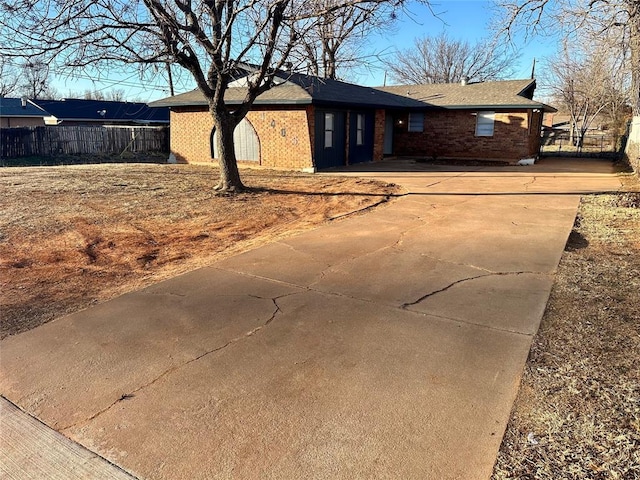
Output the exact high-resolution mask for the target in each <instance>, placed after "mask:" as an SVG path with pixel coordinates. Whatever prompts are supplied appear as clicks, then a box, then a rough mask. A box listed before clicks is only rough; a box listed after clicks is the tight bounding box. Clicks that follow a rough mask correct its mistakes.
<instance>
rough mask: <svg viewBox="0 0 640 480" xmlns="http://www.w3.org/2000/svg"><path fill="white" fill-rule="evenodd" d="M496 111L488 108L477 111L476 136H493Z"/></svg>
mask: <svg viewBox="0 0 640 480" xmlns="http://www.w3.org/2000/svg"><path fill="white" fill-rule="evenodd" d="M495 123H496V112H494V111H492V110H486V111H483V112H478V113H476V137H493V133H494V130H495Z"/></svg>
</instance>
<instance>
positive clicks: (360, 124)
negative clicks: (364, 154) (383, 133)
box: [356, 113, 364, 145]
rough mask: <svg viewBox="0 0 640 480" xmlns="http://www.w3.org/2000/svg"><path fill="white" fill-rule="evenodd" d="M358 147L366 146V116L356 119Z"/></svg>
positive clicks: (359, 116)
mask: <svg viewBox="0 0 640 480" xmlns="http://www.w3.org/2000/svg"><path fill="white" fill-rule="evenodd" d="M356 145H364V114H363V113H359V114H358V116H357V117H356Z"/></svg>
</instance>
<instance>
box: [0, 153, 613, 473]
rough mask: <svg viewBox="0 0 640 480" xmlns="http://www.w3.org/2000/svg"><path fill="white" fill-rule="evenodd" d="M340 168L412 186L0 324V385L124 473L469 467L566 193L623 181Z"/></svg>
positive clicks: (488, 426)
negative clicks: (84, 300)
mask: <svg viewBox="0 0 640 480" xmlns="http://www.w3.org/2000/svg"><path fill="white" fill-rule="evenodd" d="M345 174H348V175H349V174H352V173H345ZM357 174H358V175H361V176H367V177H374V178H380V179H383V180H386V181H391V182H395V183H398V184H401V185H403V186H404V187H405V188H406V190H407V192H410V194H408V195H406V196H403V197H402V198H399V199H397V200H396V201H394V202H391V203H390V204H388V205H386V206H384V207H382V208H378V209H376V210H374V211H372V212H370V213H367V214H363V215H357V216H353V217H351V218H347V219H344V220H341V221H336V222H333V223H331V224H329V225H326V226H323V227H321V228H318V229H316V230H314V231H311V232H307V233H304V234H302V235H299V236H296V237H291V238H289V239H286V240H283V241H280V242H277V243H273V244H270V245H268V246H265V247H262V248H258V249H256V250H253V251H250V252H247V253H245V254H242V255H238V256H235V257H232V258H230V259H227V260H225V261H222V262H219V263H216V264H214V265H212V266H211V267H209V268H203V269H200V270H197V271H194V272H192V273H189V274H186V275H183V276H180V277H177V278H174V279H171V280H168V281H165V282H162V283H160V284H157V285H154V286H152V287H149V288H147V289H144V290H142V291H139V292H134V293H130V294H127V295H124V296H122V297H120V298H118V299H115V300H113V301H111V302H107V303H105V304H102V305H98V306H96V307H93V308H91V309H89V310H86V311H83V312H79V313H77V314H74V315H71V316H68V317H65V318H61V319H58V320H56V321H53V322H51V323H48V324H46V325H43V326H41V327H39V328H37V329H35V330H32V331H30V332H26V333H23V334H20V335H17V336H14V337H9V338H7V339H5V340H4V341H3V342H2V343H1V344H0V348H1V358H0V360H1V367H2V377H1V381H0V393H2V395H4V396H5V397H6V398H8V399H9V400H11V401H12V402H14V403H16V404H17V405H19V406H20V407H21V408H22V409H24V410H25V411H27V412H29V413H31V414H33V415H35V416H36V417H38V418H39V419H40V420H42V421H43V422H44V423H46V424H47V425H49V426H50V427H52V428H54V429H55V430H58V431H60V432H62V433H63V434H64V435H65V436H68V437H69V438H71V439H73V440H74V441H76V442H79V443H80V444H82V445H84V446H85V447H87V448H88V449H90V450H92V451H94V452H96V453H98V454H99V455H101V456H103V457H105V458H106V459H108V460H109V461H110V462H113V463H114V464H116V465H119V466H121V467H122V468H123V469H125V470H126V471H128V472H130V473H131V474H133V475H135V476H137V477H139V478H141V479H187V478H188V479H205V478H206V479H227V478H233V479H269V478H273V479H303V478H304V479H328V478H331V479H334V478H344V479H354V478H358V479H364V478H375V479H383V478H389V479H430V478H433V479H436V478H437V479H459V478H465V479H486V478H488V477H489V476H490V474H491V471H492V467H493V463H494V460H495V457H496V453H497V451H498V448H499V445H500V441H501V438H502V435H503V432H504V429H505V426H506V423H507V421H508V418H509V412H510V408H511V405H512V403H513V400H514V398H515V395H516V392H517V388H518V384H519V380H520V375H521V372H522V368H523V366H524V363H525V361H526V358H527V354H528V351H529V347H530V344H531V340H532V336H533V335H534V334H535V332H536V330H537V328H538V325H539V322H540V319H541V317H542V314H543V312H544V309H545V305H546V301H547V298H548V295H549V292H550V289H551V285H552V283H553V276H554V272H555V270H556V268H557V265H558V262H559V260H560V256H561V254H562V251H563V247H564V245H565V242H566V240H567V237H568V235H569V232H570V231H571V227H572V224H573V221H574V217H575V214H576V208H577V206H578V203H579V195H578V194H579V193H585V192H590V191H615V190H617V189H618V188H619V187H620V181H619V179H618V178H617V177H616V176H615V175H614V174H613V173H612V170H611V168H610V164H608V163H606V162H604V163H603V162H596V161H586V162H583V163H582V164H581V165H576V164H574V163H571V162H553V161H547V162H542V163H541V164H540V165H536V166H534V167H514V168H501V169H497V168H496V169H491V168H486V167H485V168H480V167H470V168H451V167H427V166H421V165H416V164H414V163H412V162H406V161H405V162H396V163H390V162H385V163H384V164H376V165H373V166H371V165H369V166H367V168H364V167H361V171H360V172H358V173H357ZM44 454H46V453H45V452H43V455H44ZM14 477H15V478H20V475H19V472H18V473H16V474H15V475H14ZM23 478H26V477H23Z"/></svg>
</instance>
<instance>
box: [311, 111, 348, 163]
mask: <svg viewBox="0 0 640 480" xmlns="http://www.w3.org/2000/svg"><path fill="white" fill-rule="evenodd" d="M344 118H345V114H344V112H341V111H337V110H319V109H318V110H316V128H315V130H316V141H315V164H316V168H317V169H323V168H331V167H339V166H342V165H344V164H345V143H346V142H345V121H344Z"/></svg>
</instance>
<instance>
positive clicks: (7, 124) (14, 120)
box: [0, 117, 44, 128]
mask: <svg viewBox="0 0 640 480" xmlns="http://www.w3.org/2000/svg"><path fill="white" fill-rule="evenodd" d="M42 126H44V120H43V118H42V117H38V118H32V117H2V118H0V128H19V127H42Z"/></svg>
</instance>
